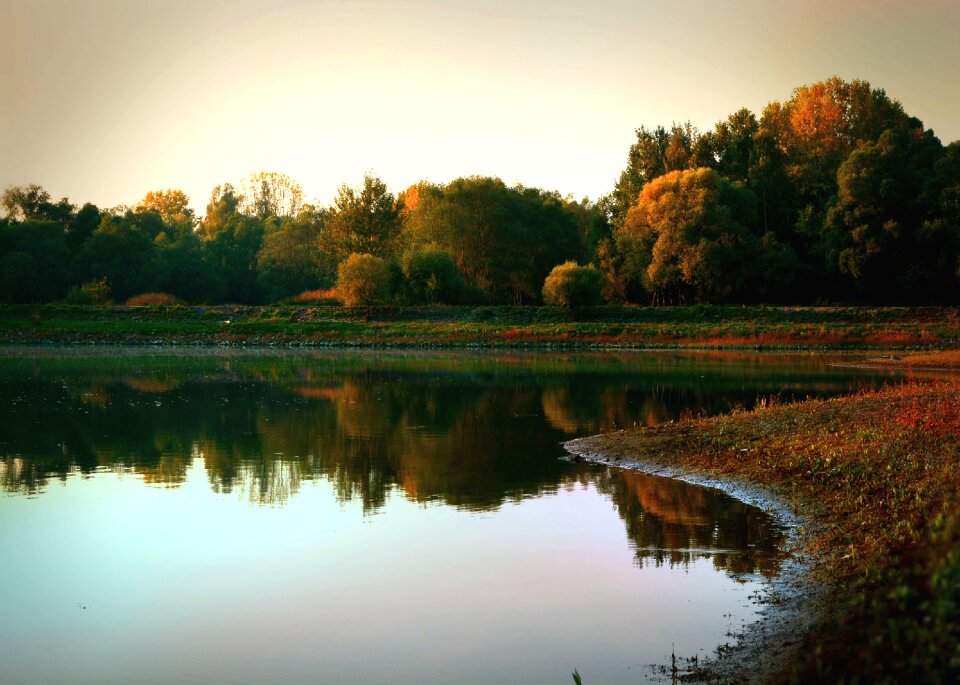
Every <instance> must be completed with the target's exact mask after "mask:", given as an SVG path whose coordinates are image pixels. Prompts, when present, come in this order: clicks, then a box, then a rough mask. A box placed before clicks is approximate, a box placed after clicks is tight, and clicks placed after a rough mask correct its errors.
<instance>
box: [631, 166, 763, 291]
mask: <svg viewBox="0 0 960 685" xmlns="http://www.w3.org/2000/svg"><path fill="white" fill-rule="evenodd" d="M755 216H756V197H755V196H754V194H753V193H752V192H751V191H750V190H748V189H746V188H745V187H744V186H743V185H742V184H740V183H733V182H730V181H728V180H727V179H725V178H723V177H722V176H720V175H719V174H718V173H717V172H716V171H713V170H712V169H707V168H699V169H691V170H687V171H673V172H670V173H668V174H666V175H664V176H661V177H660V178H657V179H654V180H653V181H651V182H650V183H648V184H647V185H645V186H644V188H643V191H642V192H641V193H640V197H639V198H637V202H636V203H635V204H634V206H633V207H631V208H630V211H629V212H628V213H627V217H626V219H625V221H624V223H623V226H621V227H620V229H618V231H617V239H618V242H619V243H620V246H621V251H622V252H623V253H625V254H626V255H627V260H629V262H630V263H631V266H632V268H633V269H635V270H636V271H640V270H641V267H643V268H642V273H641V274H640V275H641V277H642V278H643V285H644V287H645V289H646V290H647V291H648V292H650V293H651V295H652V298H653V301H654V302H655V303H665V304H679V303H683V302H692V301H700V302H704V301H706V302H712V301H722V300H726V299H729V298H730V297H731V296H734V295H735V294H742V293H743V292H744V291H745V290H746V288H747V285H748V281H749V277H750V275H751V274H750V264H751V261H752V260H751V258H752V257H754V256H755V255H756V253H757V251H758V248H759V242H758V239H757V237H756V236H755V235H753V234H752V233H751V232H750V230H749V228H748V226H749V225H750V224H751V223H752V222H753V221H754V220H755ZM631 252H633V253H634V254H630V253H631Z"/></svg>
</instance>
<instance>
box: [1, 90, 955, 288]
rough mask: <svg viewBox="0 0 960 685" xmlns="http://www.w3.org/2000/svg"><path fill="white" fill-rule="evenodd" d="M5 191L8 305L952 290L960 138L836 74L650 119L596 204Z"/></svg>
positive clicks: (508, 193) (489, 182) (421, 193)
mask: <svg viewBox="0 0 960 685" xmlns="http://www.w3.org/2000/svg"><path fill="white" fill-rule="evenodd" d="M0 201H2V208H3V210H5V217H4V218H2V219H0V301H4V302H10V303H27V302H52V301H66V302H68V303H77V304H82V303H103V302H120V303H122V302H128V301H129V302H131V303H150V302H159V303H162V302H176V301H181V302H188V303H224V302H229V303H251V304H257V303H269V302H278V301H284V300H290V299H294V300H296V301H300V302H321V303H322V302H328V303H336V302H342V303H345V304H348V305H362V304H373V303H398V304H423V303H430V304H455V303H456V304H472V303H478V304H479V303H507V304H539V303H542V302H544V301H545V302H546V303H548V304H562V305H578V304H596V303H598V302H599V301H601V300H602V301H607V302H629V303H638V304H666V305H669V304H683V303H693V302H735V303H740V302H743V303H746V302H769V303H785V304H812V303H828V302H829V303H833V302H844V303H858V302H863V303H881V304H899V303H956V302H958V301H960V141H957V142H954V143H951V144H950V145H947V146H944V145H943V144H942V143H941V142H940V141H939V140H938V139H937V138H936V136H935V135H934V133H933V132H932V131H930V130H925V129H924V127H923V124H922V122H920V121H919V120H918V119H916V118H914V117H911V116H909V115H908V114H907V113H906V112H905V111H904V109H903V107H902V106H901V105H900V103H898V102H897V101H896V100H893V99H891V98H890V97H888V96H887V95H886V93H885V92H884V91H883V90H880V89H875V88H872V87H871V86H870V84H868V83H866V82H864V81H851V82H847V81H843V80H841V79H839V78H831V79H828V80H826V81H823V82H820V83H816V84H813V85H809V86H803V87H800V88H797V89H795V90H794V92H793V94H792V96H791V97H790V99H789V100H787V101H786V102H771V103H770V104H768V105H767V106H766V108H764V110H763V113H762V114H761V115H760V116H759V117H757V116H756V115H755V114H754V113H753V112H751V111H749V110H747V109H741V110H739V111H737V112H734V113H733V114H731V115H730V116H729V117H728V118H727V119H725V120H723V121H721V122H719V123H718V124H717V125H716V126H715V127H714V129H713V130H711V131H698V130H697V129H696V128H695V127H693V126H692V125H691V124H689V123H686V124H674V125H673V126H671V127H670V128H663V127H658V128H656V129H654V130H648V129H646V128H640V129H638V130H637V131H636V141H635V142H634V144H633V145H632V146H631V147H630V150H629V153H628V157H627V165H626V168H625V169H624V170H623V172H622V174H621V175H620V178H619V180H617V182H616V184H615V185H614V188H613V190H612V191H611V193H610V194H609V195H607V196H604V197H602V198H600V199H599V200H598V201H597V202H590V201H589V200H586V199H584V200H582V201H576V200H574V199H572V198H569V197H566V198H565V197H562V196H561V195H560V194H559V193H557V192H551V191H545V190H541V189H536V188H526V187H523V186H519V185H518V186H515V187H509V186H507V185H506V184H504V183H503V182H502V181H501V180H499V179H497V178H489V177H478V176H472V177H465V178H459V179H456V180H454V181H452V182H450V183H447V184H445V185H438V184H432V183H427V182H421V183H418V184H416V185H414V186H412V187H410V188H407V189H406V190H404V191H402V192H399V193H398V194H394V193H392V192H390V191H389V190H388V188H387V187H386V185H385V184H384V183H383V182H382V181H381V180H380V179H378V178H376V177H374V176H372V175H368V176H366V177H365V178H364V179H363V183H362V184H361V185H360V186H359V187H351V186H349V185H343V186H341V187H340V189H339V191H338V194H337V196H336V198H335V199H334V201H333V203H332V205H331V206H329V207H322V206H319V205H318V204H309V203H305V202H304V201H303V191H302V188H301V187H300V185H299V184H298V183H297V182H296V181H294V180H293V179H291V178H289V177H288V176H286V175H284V174H281V173H275V172H261V173H257V174H253V175H251V176H249V177H247V178H246V179H244V180H243V181H242V182H241V183H240V184H237V185H236V186H235V185H232V184H223V185H220V186H217V187H216V188H214V189H213V192H212V194H211V197H210V201H209V203H208V204H207V207H206V214H205V215H204V216H203V217H199V218H198V217H196V216H195V215H194V213H193V211H192V210H191V209H190V206H189V198H188V197H187V196H186V195H185V194H184V193H183V192H182V191H179V190H175V189H168V190H158V191H152V192H148V193H147V194H146V195H145V196H144V197H143V199H142V200H140V201H139V202H138V203H137V204H136V205H135V206H133V207H125V206H121V207H115V208H111V209H102V208H99V207H96V206H95V205H93V204H90V203H86V204H84V205H82V206H79V207H78V206H77V205H75V204H73V203H72V202H71V201H70V200H69V199H68V198H62V199H60V200H59V201H54V200H53V199H52V198H51V196H50V195H49V193H47V192H46V191H45V190H44V189H43V188H42V187H40V186H37V185H29V186H14V187H9V188H7V189H6V190H5V191H4V192H3V195H2V198H0ZM144 294H149V295H146V296H144ZM131 298H132V299H131Z"/></svg>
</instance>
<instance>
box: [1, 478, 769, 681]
mask: <svg viewBox="0 0 960 685" xmlns="http://www.w3.org/2000/svg"><path fill="white" fill-rule="evenodd" d="M0 568H2V569H3V577H4V580H5V588H6V591H5V592H4V593H2V595H0V617H2V618H0V663H3V664H4V671H5V674H6V676H5V677H7V678H11V679H12V680H13V681H14V682H20V681H23V682H56V681H69V682H75V683H84V682H87V683H109V682H138V683H149V682H171V681H177V682H258V683H266V682H279V683H287V682H307V681H309V682H351V683H366V682H371V683H373V682H417V683H423V682H521V681H522V682H552V683H556V682H564V681H565V680H566V679H568V678H569V674H570V672H571V671H572V669H573V668H577V669H579V671H580V672H581V673H582V674H584V676H585V677H586V678H587V679H588V681H589V682H617V681H621V682H622V681H628V682H637V680H639V679H640V678H639V675H640V673H641V666H642V665H643V664H646V663H650V662H656V661H662V660H663V658H664V657H665V656H667V655H669V653H670V649H671V643H675V644H676V648H677V651H678V653H681V654H692V653H693V652H694V651H696V650H697V649H700V648H706V649H708V650H709V649H711V648H712V647H713V646H715V645H716V644H717V643H719V642H722V641H724V639H725V638H724V633H725V632H726V629H727V628H728V626H729V625H730V623H731V621H732V620H733V619H727V618H724V617H723V616H724V614H727V613H731V612H732V613H733V614H734V616H735V617H744V618H745V617H747V616H749V615H752V611H753V610H752V609H751V608H749V607H748V601H747V599H746V597H747V594H748V593H749V592H750V591H752V590H753V589H755V586H754V585H753V584H752V583H746V584H739V583H736V582H734V581H732V580H731V579H729V578H728V577H727V576H726V575H724V574H722V573H718V572H716V571H715V570H714V569H713V567H712V564H711V562H710V560H700V561H697V562H694V563H692V564H691V565H689V566H688V567H679V568H674V569H671V568H669V566H664V567H660V568H656V567H653V566H648V567H646V568H642V569H640V568H638V567H637V566H636V564H635V563H634V550H633V549H631V547H630V544H629V542H628V540H627V537H626V535H625V532H624V525H623V521H622V520H621V519H620V518H619V516H618V513H617V510H616V508H615V507H614V506H613V505H612V503H611V501H610V500H609V499H608V498H607V497H605V496H602V495H599V494H598V493H597V491H596V490H595V489H594V488H593V487H592V486H590V487H587V488H584V487H581V486H576V487H573V488H568V489H561V490H560V491H559V492H557V493H556V494H554V495H549V496H545V497H540V498H536V499H526V500H523V501H522V502H520V503H518V504H505V505H504V506H502V507H501V508H500V509H499V510H496V511H485V512H482V513H469V512H466V511H462V510H458V509H456V508H453V507H449V506H443V505H436V504H429V505H424V504H419V503H415V502H411V501H409V500H408V499H407V498H405V497H403V496H402V495H401V494H399V493H394V494H393V495H391V496H390V497H389V498H388V500H387V502H386V504H385V506H384V507H383V508H382V509H380V510H379V513H378V514H377V515H374V516H365V515H364V512H363V508H362V504H361V503H360V502H358V501H356V500H354V501H347V502H338V501H337V499H336V498H335V496H334V493H333V491H332V488H331V485H330V484H329V483H328V482H327V481H322V480H318V481H314V482H313V483H310V484H304V487H303V489H302V491H301V494H300V495H299V496H298V497H295V498H292V499H290V500H289V501H288V502H287V503H286V504H285V506H283V507H277V508H270V507H256V506H250V505H249V504H248V503H247V502H246V501H245V500H243V499H242V498H241V497H239V496H237V495H236V494H233V495H216V494H213V493H211V491H210V487H209V483H208V481H207V478H206V474H205V470H204V466H203V463H202V462H201V461H199V460H198V461H197V462H195V463H194V465H193V466H192V467H191V469H190V471H189V473H188V478H187V481H186V482H185V483H184V484H183V485H182V486H181V487H179V488H175V489H168V488H158V487H147V486H145V485H143V483H142V481H141V479H140V478H139V477H138V476H134V475H125V476H118V475H115V474H98V475H96V476H94V477H92V478H79V477H71V478H69V479H68V480H67V482H66V484H65V485H57V484H51V485H50V486H49V487H48V488H47V490H46V492H45V493H44V494H43V495H42V496H41V497H38V498H26V497H0ZM82 606H86V607H87V608H86V609H83V608H81V607H82Z"/></svg>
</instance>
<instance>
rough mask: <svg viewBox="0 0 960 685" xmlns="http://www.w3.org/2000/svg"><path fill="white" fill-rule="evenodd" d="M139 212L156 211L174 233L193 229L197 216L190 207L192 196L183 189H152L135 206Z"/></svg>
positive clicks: (166, 226) (169, 230)
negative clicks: (188, 195)
mask: <svg viewBox="0 0 960 685" xmlns="http://www.w3.org/2000/svg"><path fill="white" fill-rule="evenodd" d="M134 210H135V211H137V212H154V213H155V214H156V215H157V216H159V217H160V220H161V221H162V222H163V224H164V227H165V229H166V230H167V231H168V232H169V233H170V234H171V237H174V236H173V235H172V234H181V233H186V232H189V231H192V230H193V228H194V225H195V224H196V217H195V216H194V214H193V210H192V209H191V208H190V198H189V197H187V194H186V193H184V192H183V191H182V190H177V189H167V190H151V191H150V192H148V193H147V194H146V195H144V196H143V199H142V200H140V202H138V203H137V205H136V207H135V208H134Z"/></svg>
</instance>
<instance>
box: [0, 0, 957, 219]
mask: <svg viewBox="0 0 960 685" xmlns="http://www.w3.org/2000/svg"><path fill="white" fill-rule="evenodd" d="M827 7H829V5H828V4H827V3H826V2H821V1H820V0H816V1H814V2H791V3H785V4H784V5H783V6H780V5H778V6H777V7H768V6H766V5H764V4H763V3H759V2H756V1H755V0H738V2H736V3H734V4H733V5H730V6H727V7H724V8H722V9H717V8H715V7H712V6H711V5H710V4H709V3H705V2H695V3H692V4H690V5H688V6H684V7H669V8H663V9H658V8H657V7H656V6H655V5H653V4H652V3H643V4H637V3H626V2H621V1H609V2H603V3H600V4H599V5H591V6H589V7H587V6H582V5H581V4H579V3H575V2H559V3H551V4H550V5H549V6H546V7H542V6H540V5H539V4H538V3H521V4H511V3H503V2H496V3H485V4H484V5H483V6H482V7H477V6H474V5H472V4H471V3H461V2H458V3H444V2H438V1H436V0H429V1H422V2H407V3H396V2H378V1H376V0H365V1H357V2H346V3H335V2H297V1H294V0H285V1H284V2H281V3H278V4H276V5H271V6H270V7H263V6H261V4H260V3H256V2H250V1H247V0H244V1H243V2H238V3H224V2H221V1H219V0H211V1H209V2H204V3H199V4H198V6H194V5H193V4H192V3H185V2H182V1H181V0H175V1H172V2H165V3H160V4H151V3H147V2H143V1H141V0H137V1H134V2H130V3H124V4H123V5H122V6H117V5H116V4H115V3H109V2H105V1H103V0H96V1H94V2H89V3H85V4H84V5H83V6H82V7H78V6H75V5H73V4H71V3H66V2H63V1H62V0H44V1H41V2H31V3H26V2H21V1H19V0H3V1H2V2H0V11H2V12H3V14H4V15H7V16H8V17H9V18H10V20H9V21H7V22H4V23H5V25H6V26H7V27H8V28H9V30H8V32H7V33H8V34H11V35H7V36H6V37H5V41H4V42H5V44H6V45H7V50H8V51H9V52H10V53H11V54H12V59H9V60H5V61H6V62H7V63H8V64H12V65H14V66H13V68H12V69H10V70H9V73H7V74H3V75H2V76H3V77H4V80H5V81H6V82H7V85H8V87H7V88H4V89H2V92H4V93H5V96H0V97H4V98H6V97H9V98H10V100H9V101H8V102H3V101H2V100H0V117H2V118H3V119H4V120H6V121H7V122H8V123H9V125H4V126H3V127H2V130H3V132H4V133H3V135H2V137H0V160H3V163H2V164H0V169H3V172H2V174H0V186H3V187H7V186H10V185H26V184H29V183H37V184H39V185H41V186H43V187H44V188H46V189H47V190H48V191H49V192H50V193H51V195H52V196H53V197H55V198H59V197H64V196H65V197H68V198H70V200H71V201H72V202H74V203H75V204H82V203H83V202H86V201H90V202H93V203H94V204H96V205H98V206H100V207H114V206H117V205H129V206H133V205H134V204H136V202H137V201H139V200H140V199H141V198H142V197H143V196H144V195H145V194H146V193H147V192H148V191H151V190H160V189H166V188H179V189H182V190H183V191H184V192H186V193H187V195H188V196H189V197H190V204H191V206H192V207H193V209H194V210H195V212H196V213H197V215H198V216H199V215H202V214H203V213H204V212H205V208H206V204H207V200H208V198H209V195H210V191H211V190H212V189H213V188H214V187H215V186H216V185H218V184H222V183H234V184H237V183H239V181H240V180H241V179H242V178H243V177H245V176H247V175H249V174H251V173H255V172H258V171H278V172H282V173H285V174H288V175H289V176H290V177H291V178H293V179H294V180H296V181H298V182H299V183H301V185H302V186H303V189H304V197H305V199H307V200H308V201H311V202H314V201H317V202H318V203H319V204H321V205H329V203H330V201H331V200H332V198H333V197H334V195H335V193H336V191H337V188H338V187H339V186H340V185H341V184H344V183H345V184H347V185H350V186H357V185H358V184H360V183H361V182H362V178H363V175H364V174H365V173H367V172H371V173H373V174H375V175H377V176H379V177H380V178H382V179H383V180H384V181H385V182H386V184H387V185H388V187H389V188H390V190H391V191H392V192H394V193H399V192H401V191H402V190H404V189H405V188H407V187H409V186H410V185H412V184H413V183H416V182H418V181H420V180H427V181H431V182H435V183H447V182H449V181H451V180H453V179H455V178H458V177H463V176H471V175H485V176H495V177H498V178H501V179H502V180H503V181H504V182H505V183H507V184H508V185H511V186H512V185H515V184H518V183H519V184H523V185H525V186H527V187H539V188H543V189H546V190H551V191H553V190H555V191H557V192H559V193H560V194H561V195H563V196H568V195H572V196H574V197H575V198H577V199H580V198H583V197H589V198H590V199H591V200H593V201H596V200H597V199H598V198H599V197H600V196H602V195H604V194H607V193H609V192H610V191H611V190H612V189H613V186H614V183H615V182H616V179H617V177H618V176H619V174H620V172H621V171H622V170H623V168H624V167H625V165H626V160H627V152H628V149H629V147H630V145H631V143H632V142H633V141H634V139H635V134H634V131H635V130H636V129H637V128H639V127H641V126H646V127H647V128H652V127H656V126H659V125H662V126H665V127H669V126H670V125H671V124H672V123H674V122H685V121H690V122H691V123H692V124H693V125H694V126H696V127H697V128H698V129H699V130H701V131H706V130H711V129H712V128H713V126H714V124H715V123H716V122H718V121H720V120H722V119H725V118H726V117H727V115H729V114H730V113H732V112H734V111H736V110H737V109H739V108H741V107H747V108H749V109H750V110H751V111H753V112H754V113H755V114H757V115H758V116H759V115H760V114H761V112H762V110H763V108H764V106H765V105H766V104H767V103H768V102H770V101H773V100H779V101H784V100H786V99H788V98H789V97H790V95H791V93H792V92H793V89H794V88H796V87H798V86H802V85H805V84H808V83H813V82H816V81H820V80H823V79H825V78H828V77H830V76H833V75H837V76H840V77H841V78H843V79H846V80H852V79H863V80H866V81H868V82H869V83H870V84H871V86H872V87H874V88H882V89H884V90H885V91H886V92H887V94H888V95H889V96H890V97H892V98H894V99H896V100H898V101H899V102H900V103H901V104H902V105H903V107H904V109H905V110H906V111H907V113H908V114H910V115H912V116H916V117H918V118H920V119H921V120H922V121H923V123H924V126H925V127H926V128H929V129H932V130H933V131H934V133H935V134H936V135H937V136H938V137H939V138H940V139H941V141H942V142H943V143H944V144H947V143H949V142H952V141H954V140H956V139H958V138H960V117H957V116H956V115H957V112H958V111H960V92H958V91H957V89H954V90H953V91H952V92H951V91H949V90H948V91H944V90H943V89H942V88H941V86H942V84H943V83H945V82H948V81H947V78H948V76H949V75H950V67H951V65H953V64H956V63H958V62H960V45H958V44H957V41H956V40H955V36H954V35H953V31H952V30H951V27H954V26H956V25H958V23H960V6H954V5H951V3H948V2H940V1H938V0H930V1H928V2H924V3H920V4H919V5H917V6H912V7H900V6H898V5H897V4H896V3H893V2H881V3H866V2H853V3H849V4H847V5H845V6H844V7H841V8H831V10H830V11H829V12H826V11H821V10H825V8H827ZM747 22H749V23H747ZM744 25H749V26H751V27H752V31H751V32H750V34H749V35H748V36H746V37H745V38H743V39H742V40H739V41H737V43H736V45H733V44H731V42H730V41H729V40H727V39H726V38H725V36H727V35H732V34H731V31H734V30H742V26H744ZM691 44H696V45H698V46H700V47H699V49H698V50H691V49H689V48H688V47H687V46H688V45H691ZM758 58H762V59H758ZM64 103H66V106H65V105H64Z"/></svg>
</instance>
